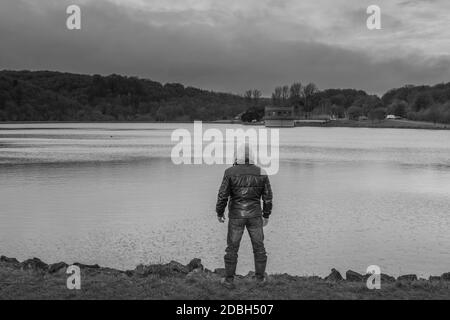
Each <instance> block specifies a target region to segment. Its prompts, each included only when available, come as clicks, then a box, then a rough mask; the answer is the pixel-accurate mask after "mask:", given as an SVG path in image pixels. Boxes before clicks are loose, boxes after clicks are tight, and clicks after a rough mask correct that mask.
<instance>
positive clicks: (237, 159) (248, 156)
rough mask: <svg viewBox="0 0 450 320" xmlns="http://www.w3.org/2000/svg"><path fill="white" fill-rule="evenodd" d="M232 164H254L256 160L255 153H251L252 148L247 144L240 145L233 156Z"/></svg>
mask: <svg viewBox="0 0 450 320" xmlns="http://www.w3.org/2000/svg"><path fill="white" fill-rule="evenodd" d="M234 163H235V164H255V163H256V158H255V153H254V151H253V147H252V146H251V145H250V144H249V143H248V142H246V143H243V144H241V145H240V146H239V147H238V149H237V151H236V153H235V155H234Z"/></svg>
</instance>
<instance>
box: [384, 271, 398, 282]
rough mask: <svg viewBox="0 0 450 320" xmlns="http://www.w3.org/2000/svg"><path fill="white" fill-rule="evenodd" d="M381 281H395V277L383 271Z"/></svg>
mask: <svg viewBox="0 0 450 320" xmlns="http://www.w3.org/2000/svg"><path fill="white" fill-rule="evenodd" d="M381 282H395V277H393V276H390V275H388V274H385V273H382V274H381Z"/></svg>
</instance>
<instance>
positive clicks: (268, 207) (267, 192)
mask: <svg viewBox="0 0 450 320" xmlns="http://www.w3.org/2000/svg"><path fill="white" fill-rule="evenodd" d="M272 197H273V195H272V187H271V186H270V181H269V176H266V178H265V183H264V191H263V193H262V200H263V217H264V218H265V219H269V216H270V215H271V213H272Z"/></svg>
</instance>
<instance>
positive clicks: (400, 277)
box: [397, 274, 417, 281]
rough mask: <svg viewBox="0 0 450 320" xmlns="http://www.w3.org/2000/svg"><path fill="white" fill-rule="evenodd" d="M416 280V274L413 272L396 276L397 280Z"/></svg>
mask: <svg viewBox="0 0 450 320" xmlns="http://www.w3.org/2000/svg"><path fill="white" fill-rule="evenodd" d="M416 280H417V276H416V275H415V274H405V275H403V276H399V277H398V278H397V281H416Z"/></svg>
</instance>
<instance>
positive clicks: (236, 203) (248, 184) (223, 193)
mask: <svg viewBox="0 0 450 320" xmlns="http://www.w3.org/2000/svg"><path fill="white" fill-rule="evenodd" d="M228 199H229V202H228ZM261 200H262V201H263V208H262V210H261ZM227 202H228V211H229V218H230V219H241V218H255V217H260V216H261V214H263V216H264V218H268V217H269V215H270V213H271V210H272V189H271V187H270V182H269V178H268V176H267V175H266V174H265V173H264V172H262V170H261V168H259V167H258V166H256V165H254V164H248V163H247V164H240V165H234V166H233V167H230V168H228V169H227V170H225V174H224V177H223V180H222V184H221V186H220V189H219V193H218V199H217V206H216V212H217V214H218V215H219V216H223V213H224V211H225V207H226V206H227Z"/></svg>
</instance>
